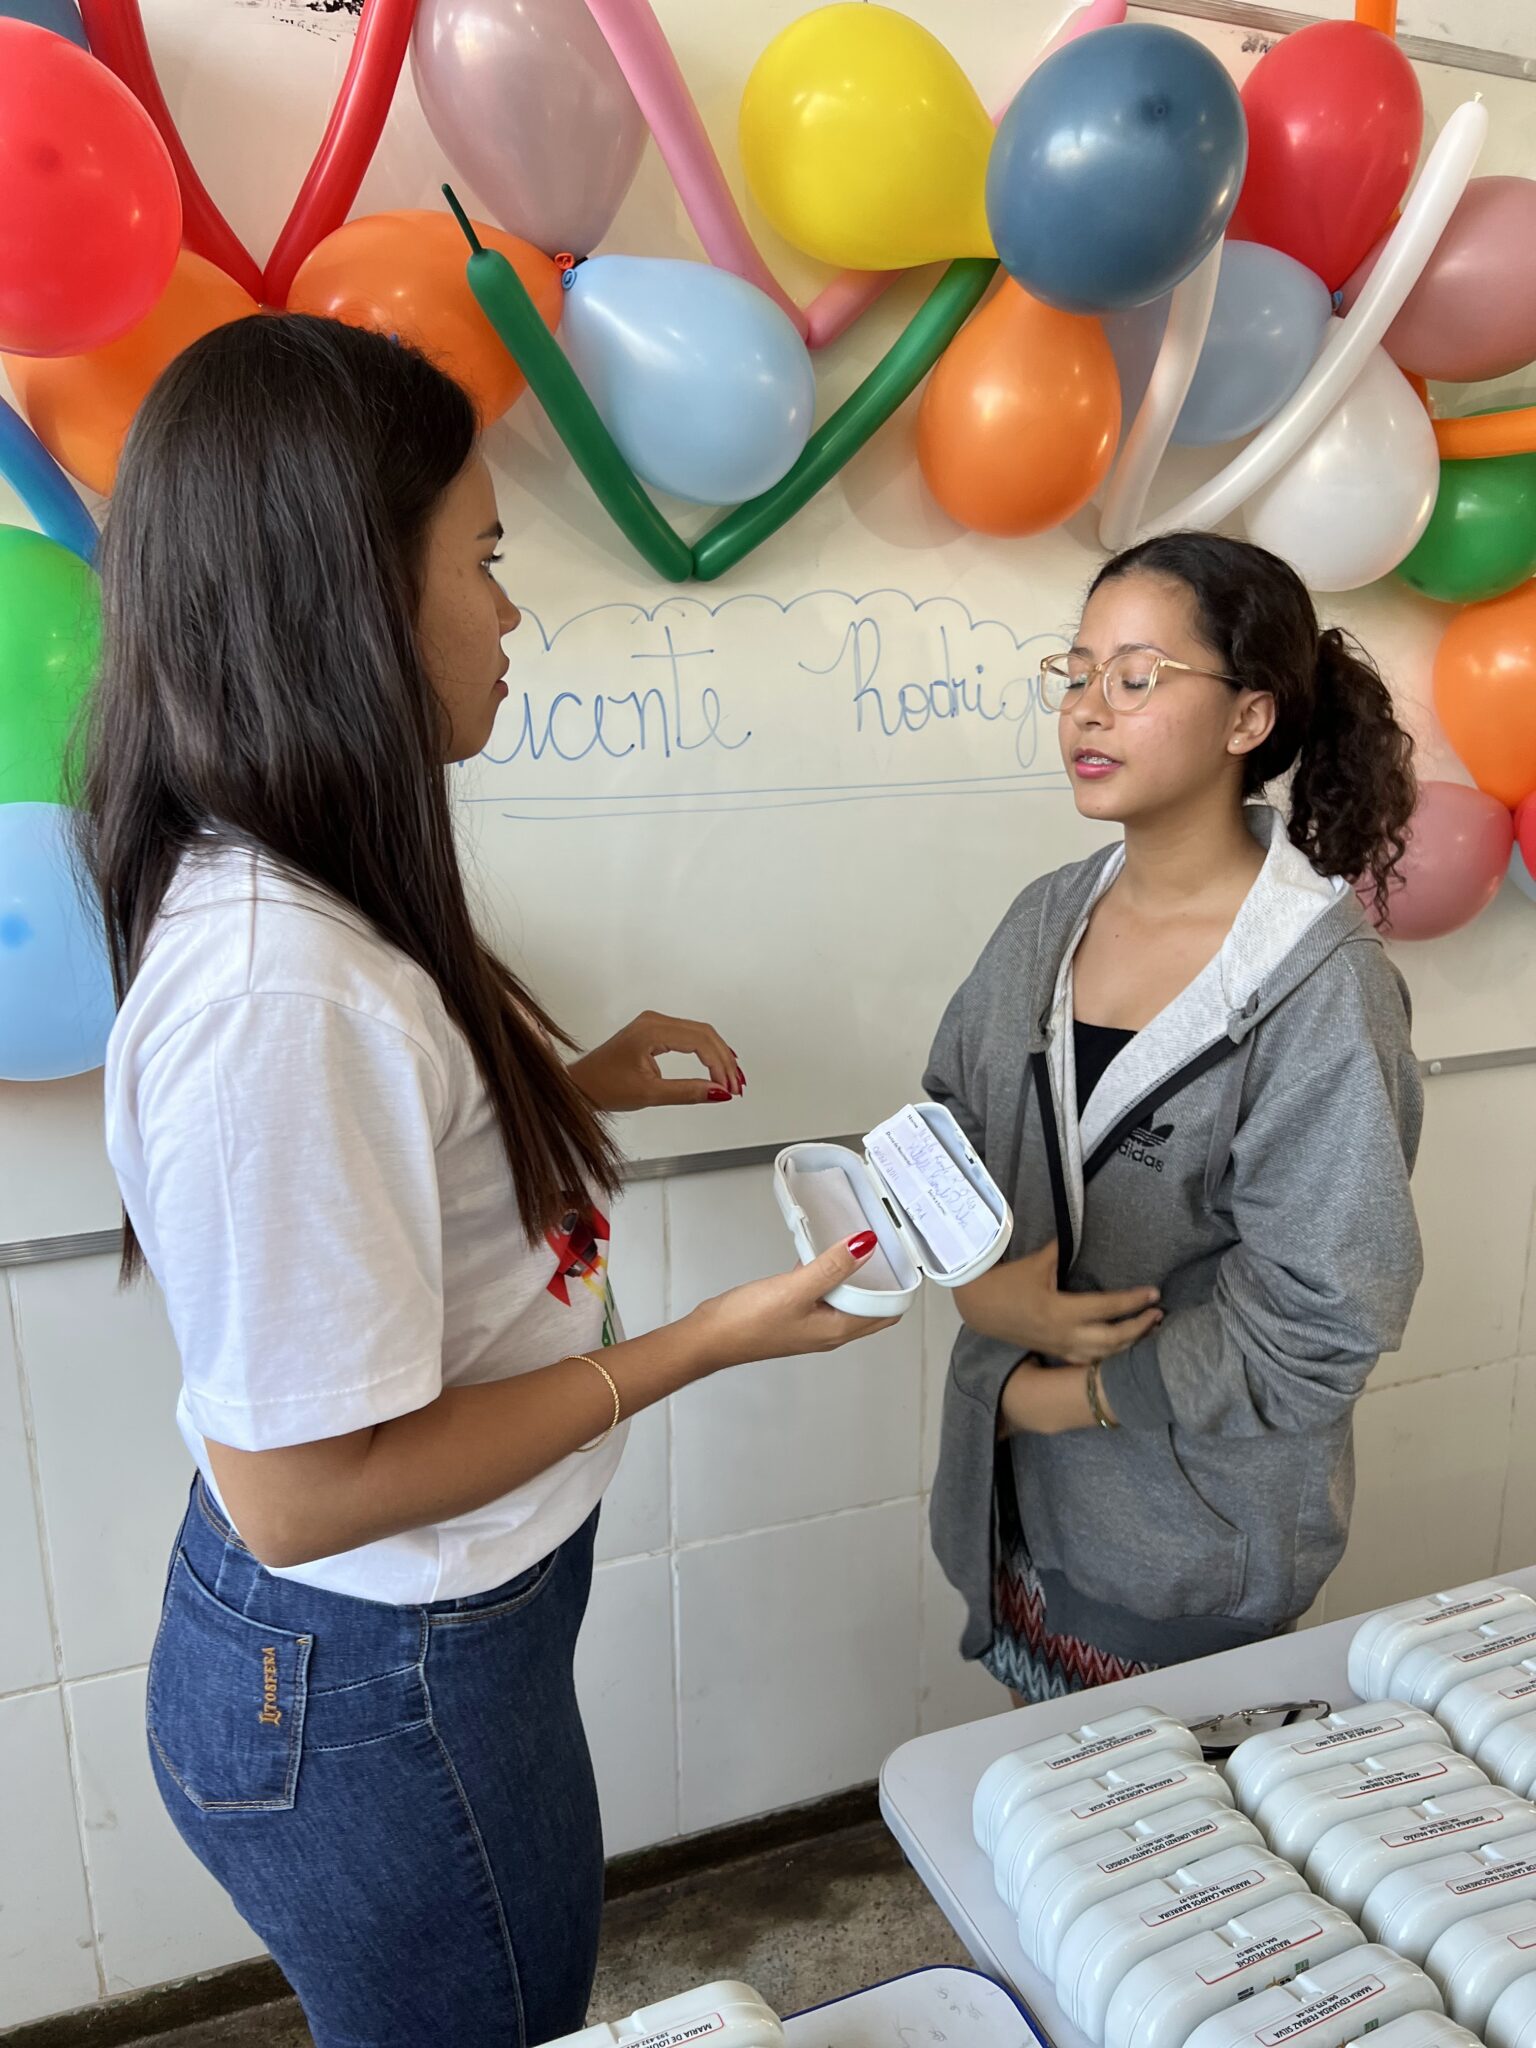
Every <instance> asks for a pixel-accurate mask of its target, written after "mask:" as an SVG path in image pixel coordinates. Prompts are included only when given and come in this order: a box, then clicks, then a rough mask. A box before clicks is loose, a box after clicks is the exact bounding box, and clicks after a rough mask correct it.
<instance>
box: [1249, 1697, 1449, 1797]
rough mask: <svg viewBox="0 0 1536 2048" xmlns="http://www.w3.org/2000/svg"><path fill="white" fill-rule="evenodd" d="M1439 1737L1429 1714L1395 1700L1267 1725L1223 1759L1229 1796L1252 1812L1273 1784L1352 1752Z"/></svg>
mask: <svg viewBox="0 0 1536 2048" xmlns="http://www.w3.org/2000/svg"><path fill="white" fill-rule="evenodd" d="M1444 1740H1445V1737H1444V1734H1443V1733H1442V1731H1441V1729H1440V1727H1439V1724H1438V1723H1437V1722H1436V1720H1435V1717H1434V1715H1433V1714H1426V1713H1425V1712H1424V1710H1423V1708H1422V1707H1408V1706H1403V1705H1401V1704H1400V1703H1398V1702H1397V1701H1395V1700H1384V1701H1381V1702H1379V1703H1371V1702H1368V1703H1367V1704H1366V1705H1365V1706H1361V1707H1344V1708H1342V1709H1341V1710H1340V1711H1339V1712H1338V1713H1336V1714H1326V1715H1324V1716H1323V1717H1322V1718H1321V1719H1319V1720H1316V1721H1297V1722H1295V1723H1293V1725H1292V1726H1291V1727H1289V1728H1270V1729H1267V1730H1266V1731H1265V1733H1264V1734H1262V1735H1250V1736H1249V1738H1248V1740H1247V1741H1246V1742H1240V1743H1239V1744H1238V1746H1237V1748H1236V1749H1234V1750H1233V1752H1232V1754H1231V1756H1229V1757H1228V1759H1227V1779H1228V1782H1229V1783H1230V1785H1231V1787H1232V1796H1233V1797H1234V1798H1235V1799H1236V1801H1237V1803H1238V1805H1239V1806H1240V1807H1241V1808H1242V1809H1243V1811H1244V1813H1256V1812H1257V1811H1258V1809H1259V1807H1260V1805H1261V1804H1262V1803H1263V1801H1264V1800H1265V1799H1266V1798H1268V1796H1269V1794H1270V1793H1271V1792H1273V1791H1274V1790H1275V1788H1276V1786H1278V1785H1283V1784H1286V1783H1287V1782H1288V1781H1289V1780H1290V1779H1292V1778H1305V1777H1307V1776H1309V1775H1310V1774H1311V1773H1312V1772H1313V1771H1320V1770H1322V1769H1324V1768H1325V1767H1326V1766H1327V1765H1329V1764H1331V1763H1348V1761H1349V1760H1350V1758H1351V1757H1355V1756H1385V1755H1386V1754H1387V1753H1388V1751H1389V1750H1393V1749H1402V1748H1404V1747H1405V1746H1406V1745H1407V1744H1408V1743H1410V1742H1443V1741H1444Z"/></svg>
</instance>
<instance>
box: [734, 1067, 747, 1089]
mask: <svg viewBox="0 0 1536 2048" xmlns="http://www.w3.org/2000/svg"><path fill="white" fill-rule="evenodd" d="M736 1078H737V1080H738V1081H739V1082H740V1083H741V1085H742V1087H743V1088H745V1087H746V1085H747V1077H746V1075H745V1074H744V1073H743V1072H742V1071H741V1069H740V1067H738V1068H737V1069H736Z"/></svg>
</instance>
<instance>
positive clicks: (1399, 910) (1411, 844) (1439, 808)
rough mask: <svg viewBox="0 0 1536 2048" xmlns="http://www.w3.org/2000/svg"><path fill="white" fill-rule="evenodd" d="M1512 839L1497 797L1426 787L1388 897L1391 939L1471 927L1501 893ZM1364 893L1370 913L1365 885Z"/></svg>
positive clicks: (1448, 785) (1446, 785)
mask: <svg viewBox="0 0 1536 2048" xmlns="http://www.w3.org/2000/svg"><path fill="white" fill-rule="evenodd" d="M1514 839H1515V828H1514V822H1513V820H1512V819H1511V817H1510V815H1509V812H1508V811H1507V810H1506V809H1505V807H1504V805H1503V804H1501V803H1500V802H1499V800H1498V798H1497V797H1492V796H1487V795H1485V794H1484V792H1483V791H1482V790H1480V789H1467V788H1465V787H1464V786H1463V785H1462V784H1461V783H1459V782H1425V783H1422V784H1421V785H1420V788H1419V801H1418V807H1417V808H1416V810H1415V811H1414V814H1413V819H1412V822H1411V823H1410V825H1409V827H1408V851H1407V852H1406V853H1405V854H1404V855H1403V862H1402V870H1401V880H1399V881H1397V882H1394V883H1393V885H1392V888H1391V890H1390V892H1389V894H1388V897H1387V919H1386V923H1385V924H1384V926H1383V929H1384V931H1385V932H1386V935H1387V937H1388V938H1392V939H1442V938H1444V937H1445V935H1446V933H1447V932H1454V931H1459V930H1460V929H1461V927H1462V926H1463V925H1464V924H1470V923H1471V922H1472V920H1473V918H1474V917H1476V916H1477V915H1478V914H1479V912H1481V911H1484V910H1486V909H1487V908H1488V905H1489V904H1490V903H1491V902H1492V901H1493V899H1494V897H1495V896H1497V894H1498V893H1499V884H1500V883H1501V882H1502V881H1503V879H1504V877H1505V875H1506V874H1507V873H1508V872H1509V855H1510V849H1511V847H1512V846H1513V845H1514ZM1361 895H1362V898H1363V899H1364V900H1365V904H1366V908H1367V909H1368V910H1370V909H1372V908H1373V905H1372V901H1371V898H1370V896H1369V895H1368V893H1367V891H1366V888H1365V887H1364V885H1361Z"/></svg>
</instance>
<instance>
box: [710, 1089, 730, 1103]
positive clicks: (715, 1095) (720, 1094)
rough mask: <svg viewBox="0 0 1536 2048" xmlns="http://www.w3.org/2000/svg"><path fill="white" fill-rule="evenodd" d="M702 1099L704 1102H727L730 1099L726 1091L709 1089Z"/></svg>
mask: <svg viewBox="0 0 1536 2048" xmlns="http://www.w3.org/2000/svg"><path fill="white" fill-rule="evenodd" d="M704 1099H705V1101H706V1102H729V1101H730V1099H731V1098H730V1094H729V1092H728V1091H727V1090H726V1089H724V1088H711V1089H710V1091H709V1093H708V1095H707V1096H706V1097H705V1098H704Z"/></svg>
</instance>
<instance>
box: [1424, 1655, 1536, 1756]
mask: <svg viewBox="0 0 1536 2048" xmlns="http://www.w3.org/2000/svg"><path fill="white" fill-rule="evenodd" d="M1524 1714H1536V1656H1532V1657H1522V1658H1521V1659H1520V1661H1519V1663H1518V1664H1506V1665H1501V1666H1500V1667H1499V1669H1498V1670H1496V1671H1485V1672H1484V1673H1483V1675H1482V1677H1481V1678H1468V1679H1464V1680H1463V1681H1462V1683H1461V1684H1460V1685H1453V1686H1452V1687H1451V1689H1450V1691H1449V1692H1448V1693H1447V1694H1446V1696H1445V1698H1444V1699H1443V1700H1442V1701H1441V1702H1440V1704H1439V1706H1437V1707H1436V1709H1435V1719H1436V1720H1437V1721H1438V1722H1439V1723H1440V1725H1441V1727H1442V1728H1443V1729H1444V1730H1445V1732H1446V1733H1447V1735H1449V1736H1450V1738H1451V1740H1452V1742H1454V1743H1455V1745H1456V1747H1457V1748H1458V1749H1459V1750H1461V1751H1463V1752H1464V1754H1465V1755H1467V1756H1476V1755H1477V1752H1478V1751H1479V1750H1480V1749H1481V1748H1482V1746H1483V1744H1484V1743H1485V1742H1486V1741H1487V1740H1488V1738H1489V1736H1490V1735H1492V1733H1493V1731H1494V1730H1495V1728H1497V1727H1499V1726H1500V1725H1501V1723H1503V1722H1505V1721H1516V1720H1518V1719H1519V1718H1520V1717H1521V1716H1522V1715H1524Z"/></svg>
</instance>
